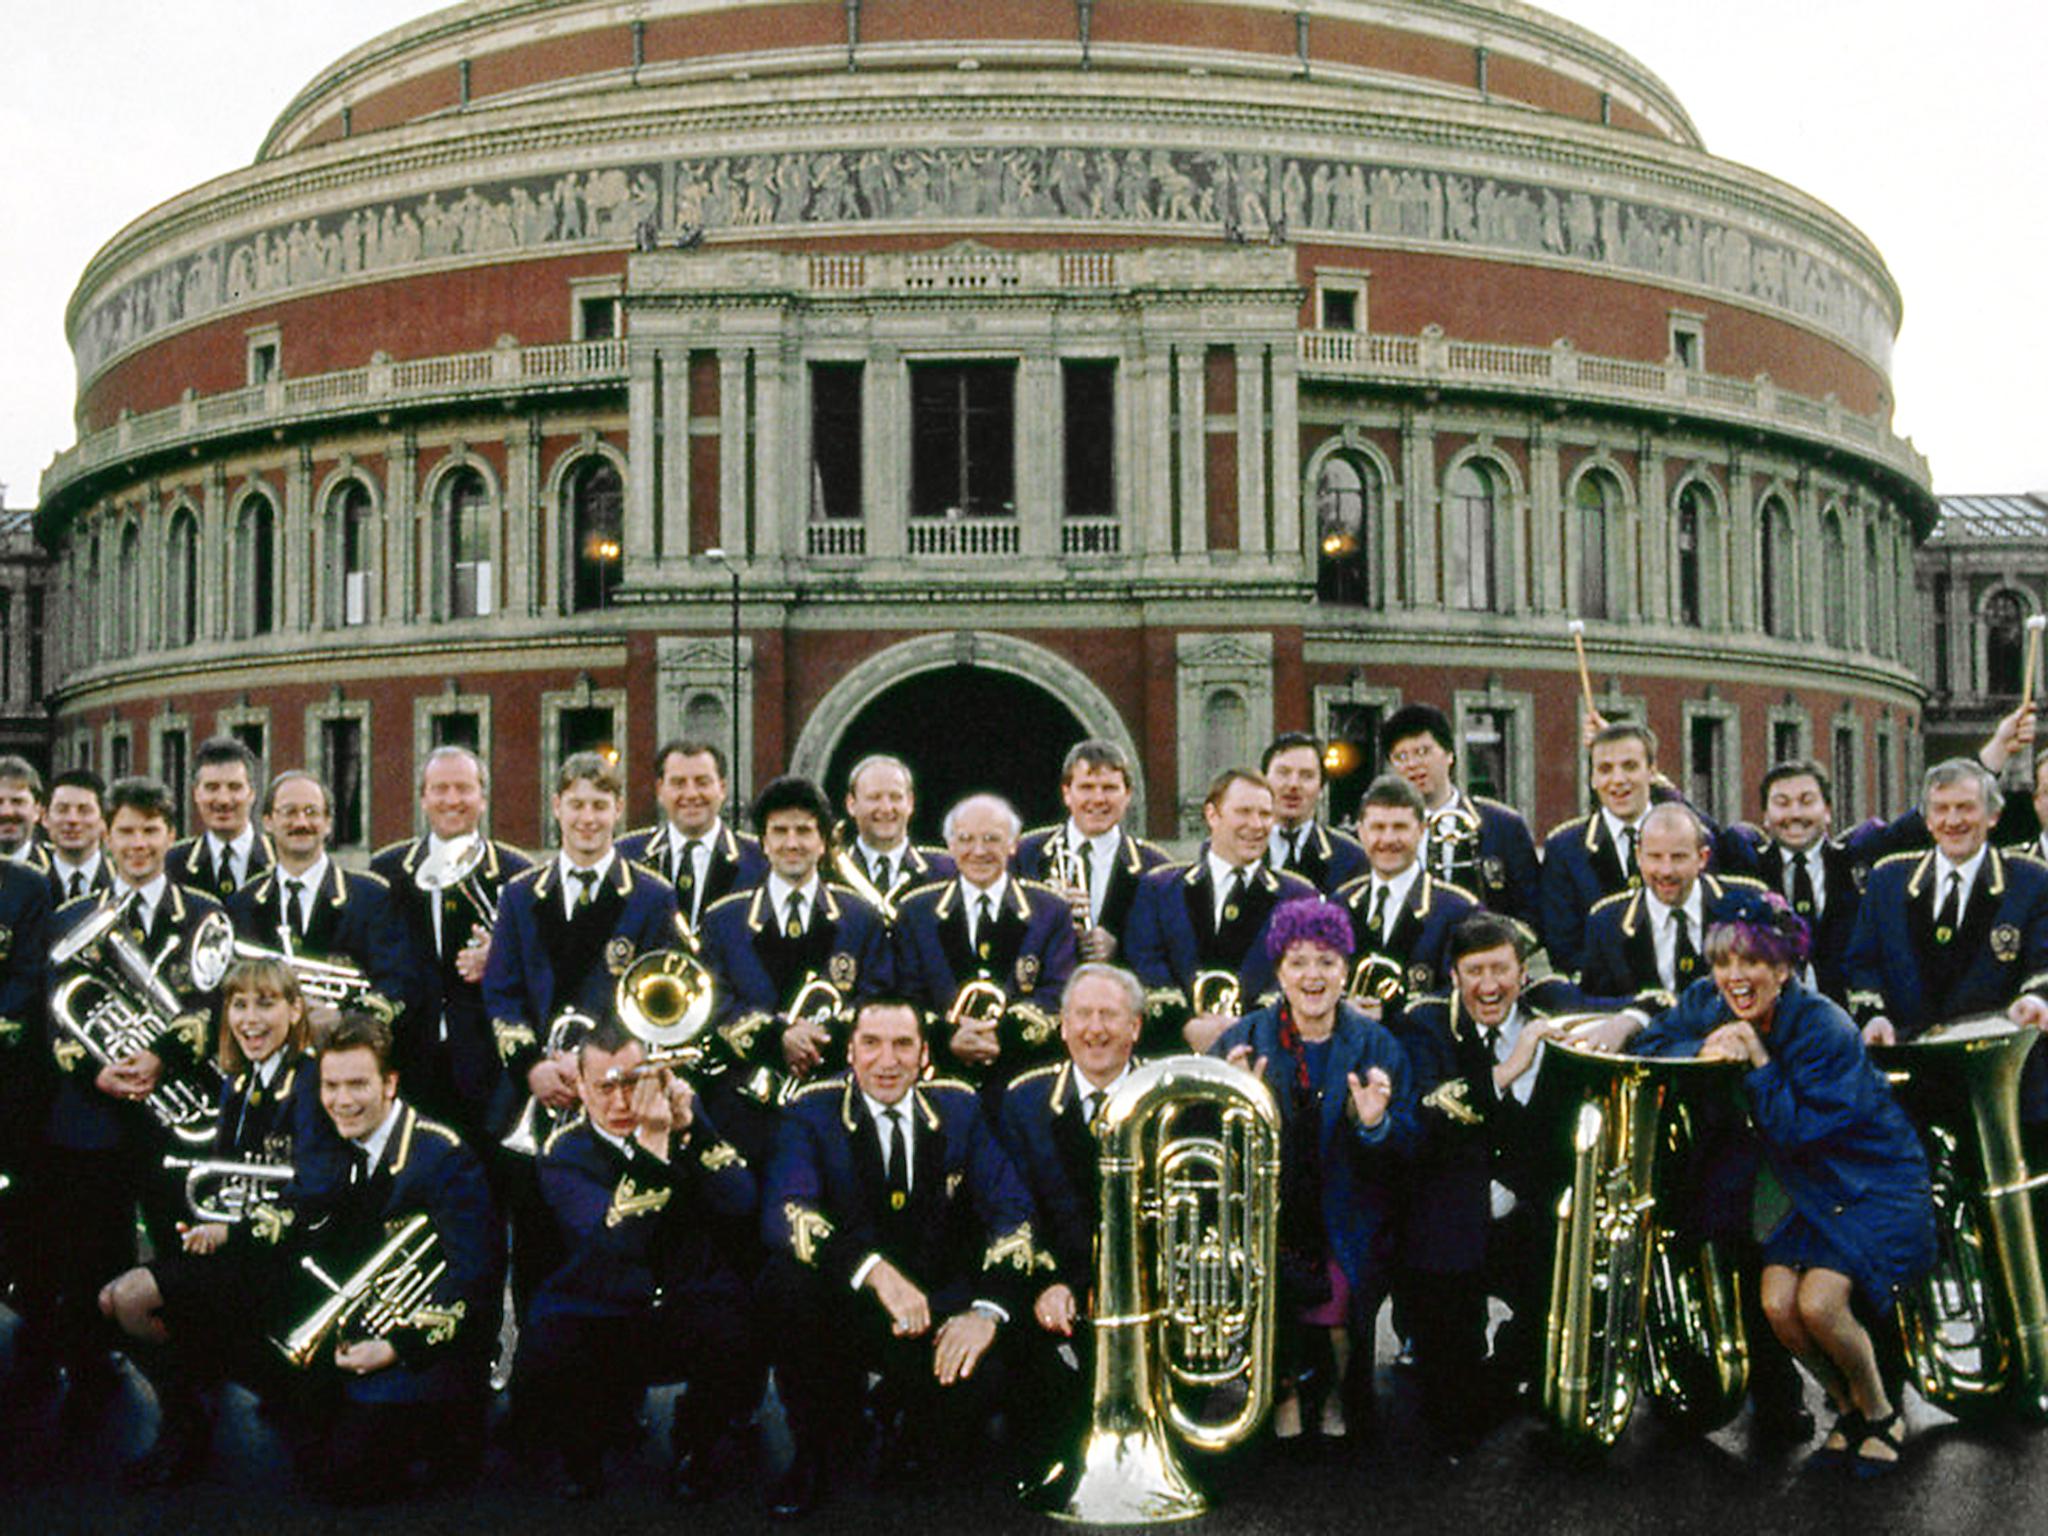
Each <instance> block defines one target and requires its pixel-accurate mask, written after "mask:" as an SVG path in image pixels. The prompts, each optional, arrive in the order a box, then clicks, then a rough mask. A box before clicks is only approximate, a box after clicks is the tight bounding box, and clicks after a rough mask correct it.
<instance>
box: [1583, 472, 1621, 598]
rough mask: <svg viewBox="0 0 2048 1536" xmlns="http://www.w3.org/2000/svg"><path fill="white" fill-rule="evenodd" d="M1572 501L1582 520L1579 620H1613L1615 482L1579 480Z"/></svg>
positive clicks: (1594, 475) (1588, 476)
mask: <svg viewBox="0 0 2048 1536" xmlns="http://www.w3.org/2000/svg"><path fill="white" fill-rule="evenodd" d="M1573 499H1574V502H1575V503H1576V510H1577V514H1578V519H1579V605H1578V616H1579V617H1580V618H1582V619H1611V618H1613V617H1614V608H1613V603H1612V601H1611V599H1610V596H1609V593H1608V581H1607V572H1608V540H1609V538H1610V537H1611V533H1612V529H1613V526H1614V512H1615V509H1616V508H1617V507H1618V506H1619V505H1620V504H1621V497H1620V494H1619V493H1618V491H1617V490H1616V488H1615V484H1614V481H1613V480H1612V479H1610V478H1609V477H1608V476H1606V475H1603V474H1599V473H1591V474H1585V475H1581V476H1580V477H1579V488H1578V491H1577V493H1576V495H1575V497H1574V498H1573Z"/></svg>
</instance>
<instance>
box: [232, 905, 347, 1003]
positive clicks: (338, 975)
mask: <svg viewBox="0 0 2048 1536" xmlns="http://www.w3.org/2000/svg"><path fill="white" fill-rule="evenodd" d="M278 938H279V941H280V943H282V945H283V948H281V949H265V948H264V947H263V946H262V945H261V944H252V943H250V942H249V941H248V940H247V939H237V940H235V958H236V959H237V960H261V961H264V962H266V963H268V964H271V965H281V966H283V967H284V968H285V969H286V970H288V971H290V972H291V973H292V979H293V980H294V981H296V982H298V984H299V991H300V992H301V993H303V994H304V996H305V999H306V1006H307V1007H309V1008H318V1007H321V1006H323V1005H324V1006H326V1007H329V1008H360V1007H361V1006H362V1004H363V999H364V998H366V997H368V996H369V995H370V993H371V991H372V990H373V988H372V987H371V985H370V978H369V977H367V976H365V975H364V974H363V972H362V968H361V967H360V966H358V965H356V964H355V963H354V962H353V961H350V960H315V959H314V958H313V957H312V956H310V955H302V954H300V953H299V952H298V951H297V950H295V949H294V948H293V947H292V939H291V928H290V926H289V925H287V926H284V927H281V928H280V929H279V930H278Z"/></svg>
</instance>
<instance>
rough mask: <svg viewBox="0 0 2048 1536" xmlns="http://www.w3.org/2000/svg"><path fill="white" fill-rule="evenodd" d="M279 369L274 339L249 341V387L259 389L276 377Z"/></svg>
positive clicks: (276, 345)
mask: <svg viewBox="0 0 2048 1536" xmlns="http://www.w3.org/2000/svg"><path fill="white" fill-rule="evenodd" d="M280 371H281V369H280V364H279V351H278V344H277V343H276V342H275V341H252V342H250V343H249V387H250V388H251V389H260V388H262V387H263V386H264V385H265V384H268V383H269V382H270V381H271V380H272V379H274V378H276V377H277V376H278V374H279V372H280Z"/></svg>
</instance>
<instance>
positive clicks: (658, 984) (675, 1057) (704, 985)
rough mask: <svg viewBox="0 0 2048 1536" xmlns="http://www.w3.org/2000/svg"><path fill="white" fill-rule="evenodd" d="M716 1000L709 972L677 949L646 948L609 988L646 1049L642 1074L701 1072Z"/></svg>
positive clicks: (615, 1005) (628, 1025)
mask: <svg viewBox="0 0 2048 1536" xmlns="http://www.w3.org/2000/svg"><path fill="white" fill-rule="evenodd" d="M833 995H834V996H835V997H837V995H838V994H837V993H835V994H833ZM715 1001H716V999H715V998H714V996H713V992H712V982H711V972H710V971H709V970H708V969H706V968H705V966H704V963H703V962H702V961H700V960H699V959H697V957H696V956H695V955H692V954H690V953H688V952H687V951H685V950H680V949H657V950H650V951H649V952H648V953H646V954H644V955H642V956H641V957H640V958H639V959H637V960H635V961H634V962H633V963H632V964H631V965H630V966H628V967H627V968H626V973H625V974H624V975H623V976H621V977H620V978H619V983H618V985H617V986H616V987H615V988H613V989H612V1009H613V1011H614V1012H615V1013H617V1014H618V1016H619V1022H620V1023H621V1024H623V1025H624V1026H625V1027H626V1033H628V1034H629V1035H631V1036H632V1037H633V1038H634V1039H636V1040H638V1041H639V1042H640V1043H641V1044H642V1045H643V1046H645V1047H646V1048H647V1054H646V1058H645V1059H644V1060H643V1061H642V1062H641V1067H642V1069H643V1070H651V1069H654V1068H658V1067H679V1068H682V1069H683V1070H685V1071H689V1072H695V1071H697V1070H699V1069H701V1068H702V1067H703V1065H704V1057H705V1050H706V1042H705V1039H704V1033H705V1030H706V1029H707V1028H708V1027H709V1026H710V1024H711V1013H712V1008H713V1005H714V1003H715Z"/></svg>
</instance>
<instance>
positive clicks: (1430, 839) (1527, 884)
mask: <svg viewBox="0 0 2048 1536" xmlns="http://www.w3.org/2000/svg"><path fill="white" fill-rule="evenodd" d="M1380 740H1381V741H1383V742H1384V743H1385V744H1386V752H1387V767H1388V769H1389V770H1390V771H1391V772H1394V773H1398V774H1400V775H1401V777H1402V778H1404V779H1406V780H1407V781H1408V782H1409V783H1410V784H1413V785H1414V786H1415V788H1416V790H1417V792H1418V793H1419V794H1421V796H1422V805H1423V819H1424V828H1423V853H1422V861H1423V863H1425V864H1426V865H1428V866H1429V869H1430V871H1431V873H1433V874H1435V875H1436V876H1437V878H1438V879H1440V880H1448V881H1449V882H1450V883H1451V884H1452V885H1456V886H1460V887H1462V888H1463V889H1465V890H1466V891H1469V892H1470V893H1471V894H1472V895H1474V896H1477V897H1478V898H1479V900H1480V901H1481V902H1482V903H1484V904H1485V906H1486V907H1487V909H1488V910H1489V911H1493V912H1499V913H1502V914H1504V915H1505V916H1508V917H1512V918H1514V919H1516V920H1517V921H1519V922H1523V923H1526V924H1528V925H1529V926H1530V928H1531V930H1532V931H1533V930H1534V927H1535V923H1536V888H1537V879H1538V875H1539V873H1540V871H1539V867H1538V865H1537V862H1536V839H1535V837H1534V836H1533V835H1532V834H1531V833H1530V831H1529V823H1528V822H1527V821H1525V820H1523V819H1522V813H1521V812H1520V811H1518V810H1516V809H1515V808H1514V807H1513V806H1510V805H1503V804H1502V803H1501V802H1500V801H1498V800H1489V799H1487V798H1486V797H1485V796H1484V795H1471V794H1467V793H1466V792H1465V791H1464V790H1462V789H1460V788H1458V786H1457V784H1456V783H1455V782H1454V780H1453V778H1452V774H1453V773H1454V772H1455V771H1456V769H1457V766H1458V755H1457V746H1456V738H1455V737H1454V736H1453V735H1452V734H1451V722H1450V721H1449V720H1448V719H1447V718H1445V716H1444V712H1443V711H1442V710H1440V709H1438V708H1437V707H1436V706H1435V705H1434V704H1404V705H1402V706H1401V707H1400V708H1399V709H1397V710H1395V711H1394V712H1393V713H1392V714H1391V715H1389V716H1387V719H1386V723H1385V724H1384V725H1382V726H1381V727H1380Z"/></svg>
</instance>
